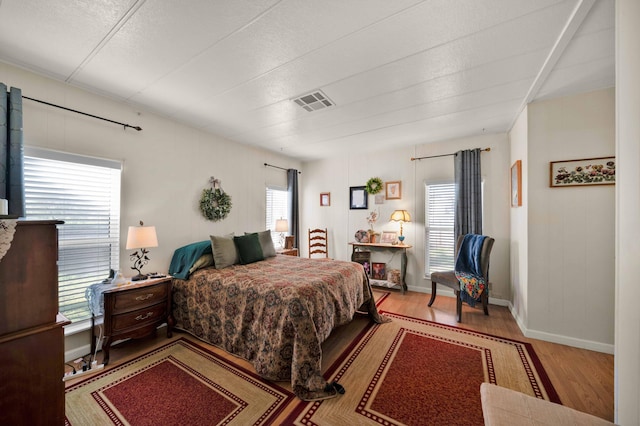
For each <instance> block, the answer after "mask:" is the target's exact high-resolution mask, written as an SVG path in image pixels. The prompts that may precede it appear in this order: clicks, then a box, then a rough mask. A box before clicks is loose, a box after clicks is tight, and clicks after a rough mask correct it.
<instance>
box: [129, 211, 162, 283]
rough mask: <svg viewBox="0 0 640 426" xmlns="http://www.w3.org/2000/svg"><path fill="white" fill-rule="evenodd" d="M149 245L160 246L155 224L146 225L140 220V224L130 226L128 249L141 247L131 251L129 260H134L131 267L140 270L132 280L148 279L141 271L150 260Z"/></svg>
mask: <svg viewBox="0 0 640 426" xmlns="http://www.w3.org/2000/svg"><path fill="white" fill-rule="evenodd" d="M148 247H158V236H157V235H156V227H155V226H144V223H142V221H140V226H130V227H129V233H128V234H127V245H126V249H127V250H130V249H140V250H136V251H134V252H133V253H131V256H129V260H132V261H133V266H132V267H131V269H134V270H136V271H138V275H136V276H135V277H132V278H131V281H140V280H146V279H147V275H144V274H142V272H140V271H141V270H142V267H143V266H144V265H146V264H147V263H148V262H149V256H147V254H148V253H149V250H147V248H148Z"/></svg>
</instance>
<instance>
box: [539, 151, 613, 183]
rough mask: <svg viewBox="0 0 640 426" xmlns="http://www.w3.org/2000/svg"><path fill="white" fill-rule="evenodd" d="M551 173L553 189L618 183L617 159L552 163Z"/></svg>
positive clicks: (550, 178) (607, 158)
mask: <svg viewBox="0 0 640 426" xmlns="http://www.w3.org/2000/svg"><path fill="white" fill-rule="evenodd" d="M549 173H550V177H549V186H550V187H552V188H559V187H563V186H586V185H614V184H615V183H616V157H600V158H585V159H582V160H565V161H552V162H551V163H550V172H549Z"/></svg>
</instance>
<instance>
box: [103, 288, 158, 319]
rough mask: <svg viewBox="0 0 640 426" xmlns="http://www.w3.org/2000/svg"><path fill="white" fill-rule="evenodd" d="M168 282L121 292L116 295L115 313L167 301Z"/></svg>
mask: <svg viewBox="0 0 640 426" xmlns="http://www.w3.org/2000/svg"><path fill="white" fill-rule="evenodd" d="M167 289H168V286H167V285H166V284H160V285H154V286H149V287H143V288H139V289H135V290H131V291H127V292H120V293H118V294H117V295H116V297H115V301H114V304H113V313H114V314H118V313H120V312H127V311H130V310H131V309H139V308H141V307H144V306H151V305H155V304H156V303H159V302H164V303H166V301H167Z"/></svg>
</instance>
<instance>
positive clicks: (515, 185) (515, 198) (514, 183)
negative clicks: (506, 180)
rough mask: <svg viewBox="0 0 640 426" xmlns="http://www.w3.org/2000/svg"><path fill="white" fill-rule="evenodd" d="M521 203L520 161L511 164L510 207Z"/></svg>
mask: <svg viewBox="0 0 640 426" xmlns="http://www.w3.org/2000/svg"><path fill="white" fill-rule="evenodd" d="M521 205H522V161H521V160H518V161H516V162H515V163H513V166H511V207H519V206H521Z"/></svg>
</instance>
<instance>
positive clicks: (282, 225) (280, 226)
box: [276, 219, 289, 247]
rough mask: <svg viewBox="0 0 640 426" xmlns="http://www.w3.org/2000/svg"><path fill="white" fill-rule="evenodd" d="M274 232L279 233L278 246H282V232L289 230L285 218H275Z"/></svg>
mask: <svg viewBox="0 0 640 426" xmlns="http://www.w3.org/2000/svg"><path fill="white" fill-rule="evenodd" d="M276 232H279V233H280V246H281V247H284V233H285V232H289V221H288V220H287V219H278V220H276Z"/></svg>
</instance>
